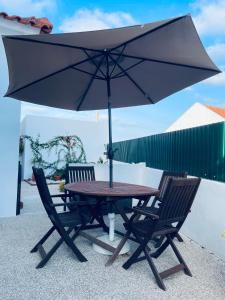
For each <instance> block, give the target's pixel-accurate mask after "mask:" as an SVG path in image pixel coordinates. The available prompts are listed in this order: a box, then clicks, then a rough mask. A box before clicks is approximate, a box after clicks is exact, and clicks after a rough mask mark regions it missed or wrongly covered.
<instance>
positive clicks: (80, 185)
mask: <svg viewBox="0 0 225 300" xmlns="http://www.w3.org/2000/svg"><path fill="white" fill-rule="evenodd" d="M65 189H66V190H68V191H70V192H74V193H76V194H81V195H86V196H94V197H105V198H110V199H112V198H114V197H119V198H129V197H131V198H138V199H139V198H143V197H149V196H156V195H157V194H158V192H159V191H158V190H157V189H154V188H151V187H147V186H143V185H137V184H130V183H123V182H114V183H113V188H110V187H109V183H108V181H81V182H76V183H68V184H66V185H65Z"/></svg>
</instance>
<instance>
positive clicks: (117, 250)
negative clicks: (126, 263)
mask: <svg viewBox="0 0 225 300" xmlns="http://www.w3.org/2000/svg"><path fill="white" fill-rule="evenodd" d="M130 234H131V231H127V232H126V233H125V235H124V237H123V239H122V240H121V241H120V243H119V245H118V246H117V248H116V250H115V251H114V253H113V255H111V257H110V258H109V260H108V261H107V263H106V264H105V266H107V267H108V266H111V265H112V264H113V263H114V261H115V260H116V258H117V256H118V255H119V254H120V251H121V250H122V248H123V246H124V245H125V243H126V241H127V240H128V237H129V236H130Z"/></svg>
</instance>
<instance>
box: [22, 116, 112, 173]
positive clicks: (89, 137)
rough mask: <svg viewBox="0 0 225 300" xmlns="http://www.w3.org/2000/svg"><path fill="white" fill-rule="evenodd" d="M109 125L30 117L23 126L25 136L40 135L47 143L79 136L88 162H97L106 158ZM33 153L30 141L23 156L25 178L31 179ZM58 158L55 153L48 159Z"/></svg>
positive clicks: (27, 142)
mask: <svg viewBox="0 0 225 300" xmlns="http://www.w3.org/2000/svg"><path fill="white" fill-rule="evenodd" d="M107 132H108V125H107V122H106V121H78V120H74V119H62V118H52V117H44V116H43V117H42V116H34V115H28V116H26V117H25V118H24V120H23V122H22V126H21V133H22V134H23V135H30V136H32V137H34V138H36V137H37V135H38V134H40V141H41V142H47V141H48V140H50V139H51V138H53V137H55V136H58V135H74V134H75V135H78V136H79V137H80V138H81V140H82V142H83V145H84V150H85V152H86V156H87V161H88V162H97V161H98V159H99V157H100V156H101V157H102V158H105V156H104V154H103V153H104V151H105V148H104V144H107V142H108V134H107ZM31 158H32V152H31V149H30V145H29V141H26V143H25V151H24V155H23V174H24V178H25V179H27V178H30V177H31V175H32V171H31V167H32V166H31ZM55 158H56V156H55V155H54V153H52V154H51V156H50V157H49V158H48V159H49V161H53V160H54V159H55Z"/></svg>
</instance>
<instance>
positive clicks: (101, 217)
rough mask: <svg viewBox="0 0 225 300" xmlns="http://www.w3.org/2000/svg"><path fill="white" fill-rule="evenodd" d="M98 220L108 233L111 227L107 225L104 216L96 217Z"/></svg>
mask: <svg viewBox="0 0 225 300" xmlns="http://www.w3.org/2000/svg"><path fill="white" fill-rule="evenodd" d="M96 220H97V221H98V223H99V224H100V225H101V226H102V228H103V230H104V231H105V232H107V233H108V232H109V227H108V226H107V225H106V224H105V221H104V218H103V216H96Z"/></svg>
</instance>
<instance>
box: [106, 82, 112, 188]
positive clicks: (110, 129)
mask: <svg viewBox="0 0 225 300" xmlns="http://www.w3.org/2000/svg"><path fill="white" fill-rule="evenodd" d="M107 96H108V123H109V125H108V126H109V145H108V151H107V152H108V153H107V154H108V159H109V187H110V188H112V187H113V149H112V115H111V89H110V78H109V77H107Z"/></svg>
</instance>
